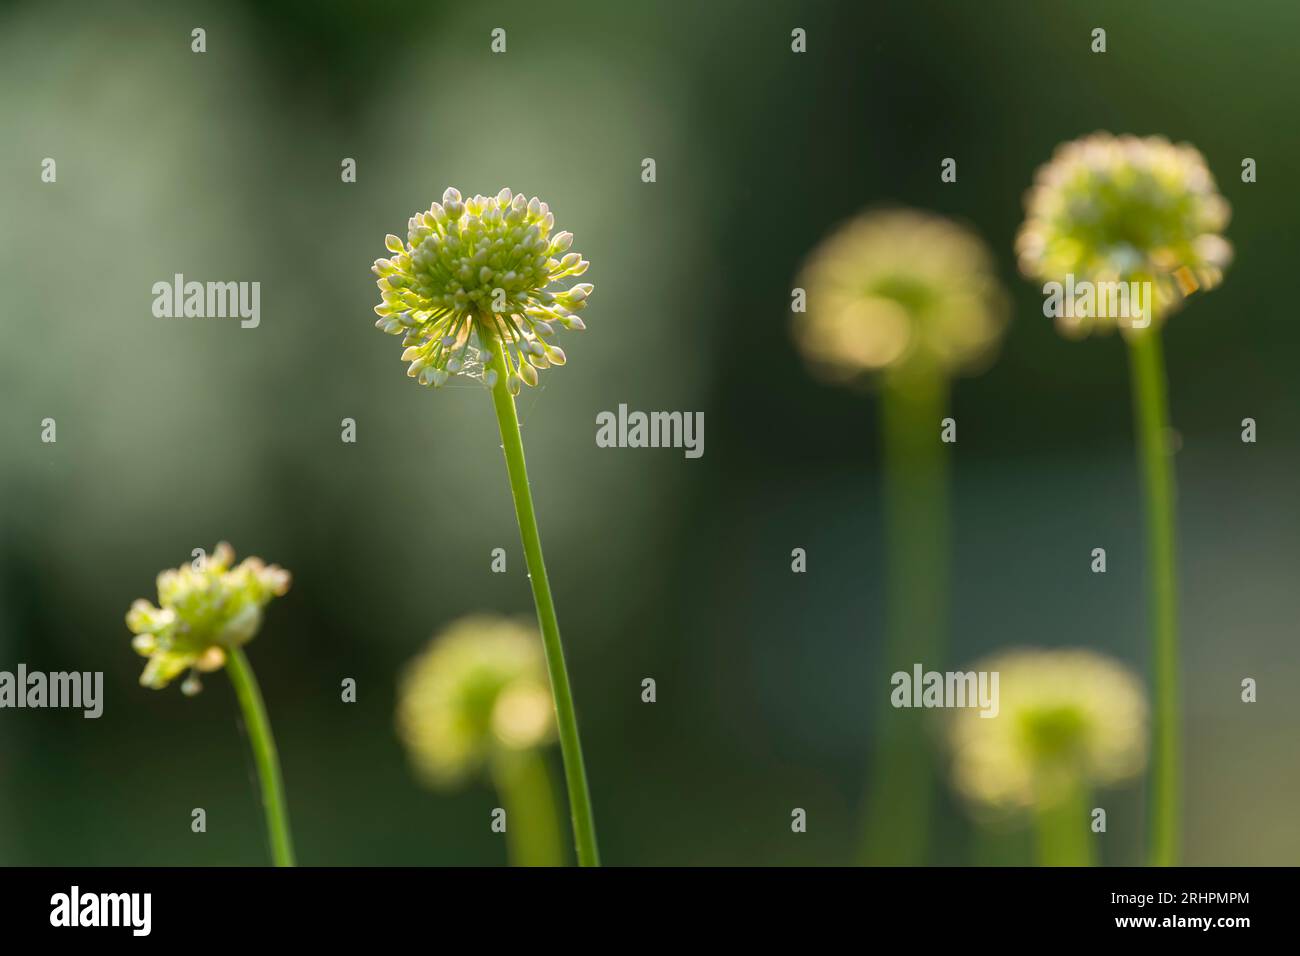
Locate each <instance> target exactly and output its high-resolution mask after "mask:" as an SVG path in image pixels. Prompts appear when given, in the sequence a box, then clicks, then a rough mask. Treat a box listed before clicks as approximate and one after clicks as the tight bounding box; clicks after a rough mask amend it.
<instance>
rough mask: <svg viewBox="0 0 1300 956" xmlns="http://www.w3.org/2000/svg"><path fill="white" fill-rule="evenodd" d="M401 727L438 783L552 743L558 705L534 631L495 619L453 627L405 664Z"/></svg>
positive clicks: (420, 764) (429, 778) (419, 764)
mask: <svg viewBox="0 0 1300 956" xmlns="http://www.w3.org/2000/svg"><path fill="white" fill-rule="evenodd" d="M397 729H398V734H399V735H400V736H401V738H402V740H403V741H404V742H405V744H406V748H407V751H408V753H409V754H410V757H411V761H412V763H413V764H414V766H415V769H416V771H417V772H418V773H419V775H420V776H421V778H423V779H424V781H425V782H426V783H428V784H430V785H432V786H435V787H447V786H451V785H454V784H456V783H458V782H460V781H462V780H463V779H465V778H466V777H468V776H470V775H471V774H472V773H474V772H475V771H476V770H478V769H480V768H481V767H482V766H483V765H484V764H485V763H486V762H487V761H488V760H490V758H491V757H492V755H493V754H494V753H495V752H497V751H498V750H524V749H528V748H532V747H537V746H540V745H541V744H543V743H546V742H547V741H549V740H551V739H552V738H553V737H554V735H555V708H554V705H553V704H552V702H551V692H550V684H549V682H548V678H547V674H546V658H545V655H544V653H543V651H542V643H541V639H540V637H539V636H538V634H537V631H536V629H535V628H533V627H531V626H529V625H526V624H523V623H521V622H518V621H514V620H511V619H508V618H500V617H491V616H471V617H466V618H462V619H461V620H459V621H457V622H455V623H454V624H452V625H451V626H450V627H448V628H447V629H446V630H445V631H443V632H442V633H441V634H439V635H438V636H436V637H435V638H434V639H433V640H432V641H431V642H430V644H429V646H428V648H427V649H426V650H425V652H424V653H423V654H421V655H420V656H419V657H417V658H416V659H415V660H413V661H412V662H411V663H410V664H409V665H408V666H407V669H406V672H405V673H404V674H403V676H402V680H401V684H400V687H399V688H398V705H397Z"/></svg>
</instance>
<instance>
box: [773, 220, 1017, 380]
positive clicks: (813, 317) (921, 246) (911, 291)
mask: <svg viewBox="0 0 1300 956" xmlns="http://www.w3.org/2000/svg"><path fill="white" fill-rule="evenodd" d="M797 285H798V286H799V287H800V288H802V289H804V290H805V291H806V292H807V311H806V312H803V313H796V314H795V323H794V334H795V340H796V342H797V343H798V345H799V348H800V350H801V351H802V352H803V354H804V357H805V358H806V359H807V360H808V362H809V364H810V365H811V366H813V368H814V369H815V370H816V371H818V372H819V373H821V374H822V375H823V376H824V377H825V378H827V379H829V380H831V381H835V382H847V381H851V380H853V379H856V378H859V377H861V376H863V375H864V374H866V373H870V372H875V371H879V370H882V369H886V368H892V367H895V366H900V365H904V364H906V363H908V362H912V361H918V362H925V363H929V364H932V365H937V366H938V367H940V368H941V369H943V370H945V371H949V372H952V371H958V370H963V369H965V370H969V369H971V368H972V367H975V366H978V365H979V364H981V363H982V362H983V361H984V360H986V359H987V357H988V356H989V354H990V353H991V352H992V349H993V347H994V346H995V345H996V343H997V340H998V337H999V336H1000V335H1001V333H1002V329H1003V327H1004V325H1005V324H1006V318H1007V305H1006V299H1005V295H1004V293H1003V291H1002V288H1001V286H1000V284H999V283H998V280H997V277H996V276H995V275H994V272H993V264H992V260H991V258H990V256H989V254H988V250H987V249H986V247H985V245H984V243H983V242H982V241H981V240H980V238H979V237H978V236H976V235H975V234H973V233H971V232H970V231H968V230H967V229H965V228H963V227H961V226H958V225H957V224H956V223H953V222H950V221H949V220H947V219H944V218H942V217H940V216H936V215H932V214H930V213H924V212H914V211H911V210H885V211H877V212H869V213H865V214H862V215H859V216H858V217H857V218H855V219H852V220H850V221H849V222H847V223H845V224H844V225H843V226H841V227H840V228H839V229H838V230H836V231H835V232H834V233H832V234H831V235H830V236H829V237H828V238H827V239H825V240H824V241H823V242H822V243H821V245H819V246H818V247H817V248H816V249H815V250H814V251H813V252H812V254H811V255H810V256H809V257H808V260H807V262H806V264H805V265H804V268H803V271H802V273H801V275H800V277H799V279H798V280H797Z"/></svg>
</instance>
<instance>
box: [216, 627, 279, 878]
mask: <svg viewBox="0 0 1300 956" xmlns="http://www.w3.org/2000/svg"><path fill="white" fill-rule="evenodd" d="M226 672H227V673H229V674H230V683H231V685H232V686H233V687H234V688H235V697H236V698H238V700H239V706H240V708H241V709H242V710H243V713H244V725H245V726H246V727H247V728H248V740H249V744H250V745H251V746H252V748H253V761H254V762H255V763H256V764H257V778H258V782H259V783H260V785H261V790H262V811H263V813H265V815H266V830H267V833H268V834H269V836H270V840H271V860H272V862H273V863H274V864H275V865H276V866H294V865H295V864H294V855H293V838H292V837H291V836H290V834H289V814H288V810H287V809H286V807H285V799H284V781H283V780H282V778H281V776H280V756H279V753H278V752H277V751H276V748H275V737H274V736H273V735H272V734H271V722H270V721H269V720H268V719H267V716H266V704H265V703H264V702H263V701H262V690H261V688H260V687H259V686H258V684H257V677H256V676H254V674H253V668H252V665H250V664H249V663H248V655H246V654H245V653H244V649H243V648H242V647H234V648H231V649H230V650H229V651H227V654H226Z"/></svg>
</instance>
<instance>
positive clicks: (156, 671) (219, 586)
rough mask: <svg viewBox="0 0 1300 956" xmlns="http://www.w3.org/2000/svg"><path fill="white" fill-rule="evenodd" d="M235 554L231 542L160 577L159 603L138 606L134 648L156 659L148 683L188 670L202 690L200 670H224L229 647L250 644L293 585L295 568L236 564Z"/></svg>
mask: <svg viewBox="0 0 1300 956" xmlns="http://www.w3.org/2000/svg"><path fill="white" fill-rule="evenodd" d="M234 559H235V552H234V550H233V549H232V548H231V547H230V545H228V544H226V543H225V542H224V541H223V542H221V543H220V544H218V545H217V546H216V548H215V549H213V552H212V554H210V555H207V556H200V557H198V558H196V559H195V560H194V561H193V562H192V563H190V564H182V565H181V566H180V567H179V568H175V569H168V570H166V571H163V572H162V573H161V574H159V575H158V604H159V605H160V606H159V607H155V606H154V605H152V604H150V603H149V602H148V601H146V600H144V599H143V598H142V599H140V600H138V601H136V602H135V603H134V604H132V605H131V609H130V610H129V611H127V614H126V626H127V627H128V628H130V629H131V632H132V633H133V634H135V635H136V636H135V638H134V639H133V640H132V641H131V646H132V647H133V648H135V650H136V653H138V654H140V655H141V656H142V657H147V658H149V663H147V664H146V665H145V668H144V673H142V674H141V675H140V683H141V684H143V685H144V686H145V687H152V688H154V689H161V688H163V687H166V686H167V685H168V684H169V683H171V681H172V680H173V679H175V678H176V677H177V676H178V675H179V674H181V672H183V671H185V670H189V671H190V672H191V673H190V676H189V678H188V679H186V681H185V682H184V683H183V684H182V685H181V689H182V690H183V691H184V692H185V693H186V694H187V695H193V694H196V693H198V691H199V690H200V689H201V685H200V684H199V680H198V676H197V673H196V672H198V671H205V672H206V671H215V670H219V669H220V668H221V667H222V666H223V665H224V664H225V663H226V650H227V649H228V648H231V647H237V646H239V645H241V644H247V643H248V642H249V641H251V640H252V639H253V637H254V636H255V635H256V634H257V631H258V629H259V628H260V627H261V626H262V608H263V607H265V606H266V605H267V604H268V603H270V601H271V598H273V597H279V596H280V595H282V594H284V593H285V592H286V591H288V590H289V581H290V576H289V572H288V571H286V570H284V569H283V568H281V567H278V566H277V565H274V564H271V565H268V564H264V563H263V562H262V561H261V560H260V559H259V558H245V559H244V560H243V561H241V562H240V563H239V564H238V565H236V566H234V567H231V564H232V562H233V561H234Z"/></svg>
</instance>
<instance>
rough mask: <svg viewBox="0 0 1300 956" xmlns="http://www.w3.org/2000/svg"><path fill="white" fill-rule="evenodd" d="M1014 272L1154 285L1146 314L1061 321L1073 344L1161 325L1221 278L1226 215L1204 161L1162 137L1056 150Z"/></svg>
mask: <svg viewBox="0 0 1300 956" xmlns="http://www.w3.org/2000/svg"><path fill="white" fill-rule="evenodd" d="M1025 209H1026V216H1025V221H1024V224H1023V225H1022V226H1021V227H1020V233H1019V235H1018V236H1017V237H1016V253H1017V255H1018V257H1019V260H1020V271H1021V272H1023V273H1024V274H1025V275H1026V276H1028V277H1029V278H1033V279H1041V280H1043V281H1044V282H1063V281H1064V280H1065V277H1066V276H1067V275H1073V276H1074V277H1075V280H1076V281H1079V280H1087V281H1090V282H1094V283H1096V282H1143V281H1145V282H1150V283H1151V303H1150V314H1149V315H1146V316H1142V317H1141V318H1139V316H1137V315H1134V316H1130V317H1120V318H1118V319H1116V318H1114V317H1110V318H1106V317H1100V318H1097V317H1084V318H1076V317H1063V318H1060V319H1058V324H1059V326H1060V328H1061V331H1062V332H1064V333H1065V334H1067V335H1070V336H1072V337H1076V336H1083V335H1086V334H1087V333H1088V332H1089V331H1091V330H1092V329H1094V328H1095V329H1101V330H1109V329H1110V328H1113V327H1114V326H1115V325H1117V324H1118V325H1120V326H1121V327H1122V328H1130V327H1132V326H1133V325H1135V324H1137V325H1138V327H1142V326H1144V325H1145V324H1147V323H1148V322H1150V321H1155V322H1160V321H1162V320H1163V319H1164V318H1166V317H1167V316H1168V315H1169V314H1170V313H1172V312H1174V311H1175V310H1176V309H1177V308H1178V307H1179V305H1181V303H1182V300H1183V298H1184V297H1185V296H1186V295H1189V294H1190V293H1191V292H1192V291H1194V290H1195V289H1197V288H1205V289H1210V288H1213V287H1214V286H1216V285H1218V284H1219V282H1220V281H1221V280H1222V278H1223V270H1224V269H1225V268H1226V267H1227V265H1228V263H1229V261H1231V259H1232V246H1231V245H1229V244H1228V242H1227V240H1225V239H1224V238H1223V236H1222V235H1220V233H1221V232H1222V231H1223V229H1224V227H1225V226H1226V225H1227V224H1228V219H1229V216H1230V215H1231V209H1230V207H1229V206H1228V203H1227V201H1226V200H1225V199H1224V198H1223V197H1222V196H1221V195H1219V191H1218V189H1217V188H1216V187H1215V184H1214V177H1213V176H1211V175H1210V170H1209V168H1208V167H1207V166H1206V164H1205V158H1204V157H1203V156H1202V155H1201V154H1200V152H1198V151H1197V150H1196V148H1195V147H1193V146H1190V145H1188V144H1186V143H1183V144H1179V145H1174V144H1172V143H1170V142H1169V140H1167V139H1165V138H1164V137H1161V136H1148V137H1145V138H1139V137H1137V136H1115V135H1112V134H1111V133H1104V132H1101V133H1094V134H1093V135H1091V136H1086V137H1084V138H1083V139H1078V140H1074V141H1073V142H1069V143H1064V144H1062V145H1061V146H1058V147H1057V149H1056V153H1055V154H1054V155H1053V157H1052V159H1051V161H1050V162H1049V163H1047V164H1046V165H1045V166H1042V167H1040V168H1039V170H1038V173H1037V175H1036V176H1035V180H1034V185H1033V187H1032V188H1031V189H1030V191H1029V193H1028V194H1027V195H1026V197H1025Z"/></svg>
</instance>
